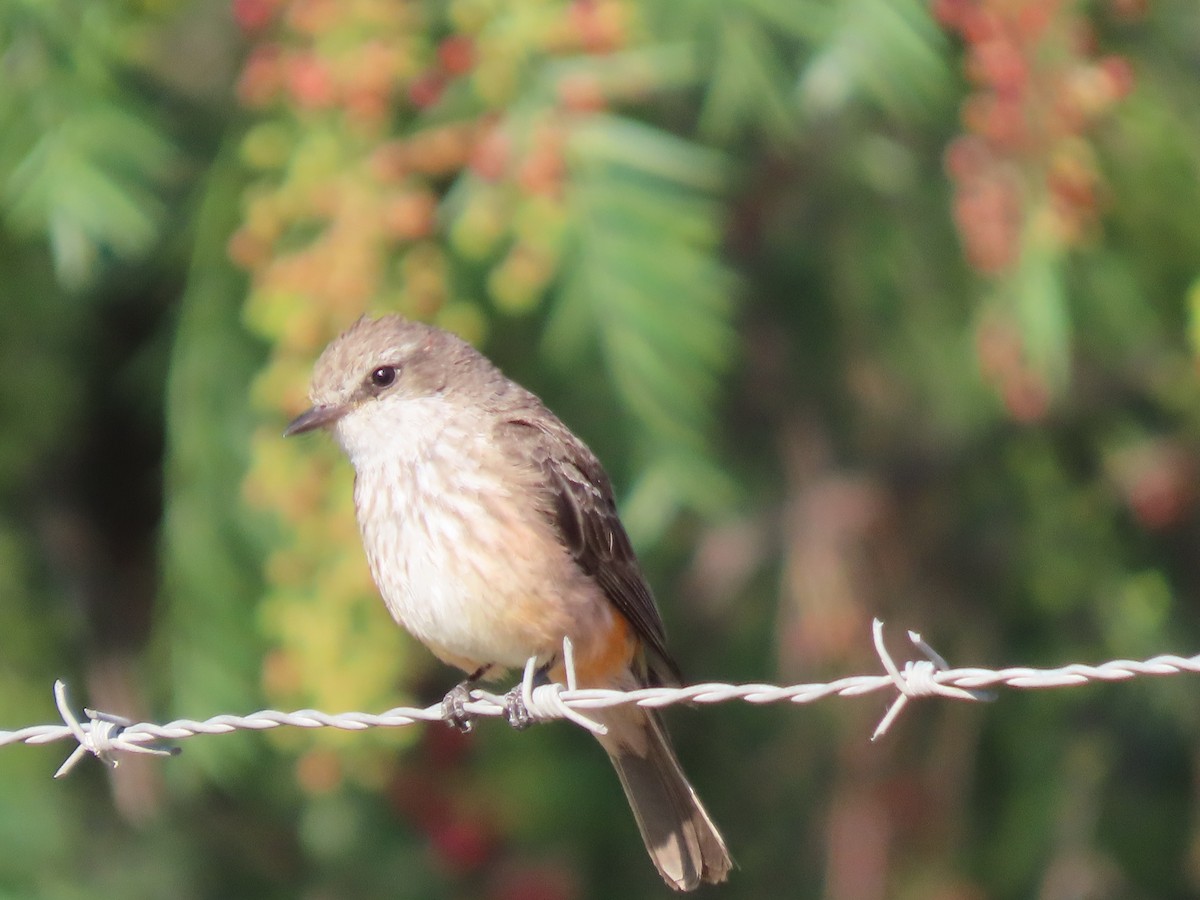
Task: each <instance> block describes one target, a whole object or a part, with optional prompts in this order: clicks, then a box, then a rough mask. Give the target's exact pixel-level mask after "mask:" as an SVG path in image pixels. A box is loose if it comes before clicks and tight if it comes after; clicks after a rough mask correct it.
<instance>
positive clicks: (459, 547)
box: [287, 316, 732, 890]
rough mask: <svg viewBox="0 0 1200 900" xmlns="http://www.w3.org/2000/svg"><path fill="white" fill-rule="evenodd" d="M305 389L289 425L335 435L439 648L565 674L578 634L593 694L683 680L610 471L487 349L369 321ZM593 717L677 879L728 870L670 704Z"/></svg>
mask: <svg viewBox="0 0 1200 900" xmlns="http://www.w3.org/2000/svg"><path fill="white" fill-rule="evenodd" d="M310 398H311V400H312V404H313V405H312V408H311V409H309V410H308V411H307V412H305V413H303V414H302V415H300V416H299V417H298V418H296V419H295V421H293V422H292V423H291V424H290V425H289V426H288V429H287V434H289V435H293V434H299V433H301V432H304V431H310V430H312V429H315V428H329V429H331V430H332V431H333V433H334V435H335V436H336V438H337V440H338V443H340V444H341V446H342V448H343V449H344V450H345V451H346V454H347V455H348V456H349V457H350V461H351V463H353V465H354V470H355V473H356V478H355V483H354V504H355V508H356V510H357V512H358V523H359V527H360V529H361V530H362V538H363V545H364V546H365V548H366V551H367V559H368V561H369V562H370V566H371V573H372V575H373V576H374V578H375V584H376V585H377V586H378V587H379V591H380V593H381V594H382V595H383V599H384V602H385V603H386V604H387V607H388V610H389V611H390V612H391V614H392V616H393V617H394V618H395V619H396V621H398V622H399V623H400V624H401V625H403V626H404V627H405V628H407V629H408V630H409V631H410V632H411V633H412V634H413V635H414V636H415V637H416V638H417V639H418V640H420V641H421V642H422V643H424V644H425V645H426V646H428V647H429V648H430V649H431V650H432V651H433V652H434V653H435V654H436V655H437V656H438V658H439V659H441V660H443V661H444V662H447V663H449V664H451V665H454V666H457V667H459V668H460V669H462V670H463V671H465V672H467V673H469V674H470V678H469V681H474V680H476V679H479V678H483V677H485V676H488V675H491V674H495V673H498V672H499V671H501V670H505V669H513V668H519V667H521V666H523V665H524V664H525V662H526V660H528V659H530V658H531V657H536V659H537V660H538V661H539V663H541V664H542V665H543V667H544V669H545V671H546V673H547V674H548V676H549V677H550V678H552V679H554V680H556V681H561V680H562V677H563V670H562V664H561V662H560V661H559V660H558V655H559V654H560V651H561V648H562V643H563V638H564V637H570V639H571V641H572V642H573V644H574V647H575V672H576V678H577V683H578V686H579V687H581V688H584V687H599V688H617V689H621V690H626V689H631V688H638V687H645V686H650V685H659V684H664V683H672V682H675V681H677V679H678V672H679V670H678V668H677V667H676V665H675V663H674V662H673V661H672V659H671V656H670V654H669V653H668V651H667V647H666V643H665V635H664V632H663V624H662V619H661V618H660V617H659V613H658V609H657V607H656V606H655V604H654V598H653V596H652V594H651V593H650V588H649V586H648V585H647V584H646V579H645V577H644V576H643V575H642V572H641V569H640V567H639V566H638V561H637V558H636V557H635V556H634V553H633V548H632V547H631V545H630V543H629V538H628V537H627V536H626V534H625V529H624V527H623V526H622V525H621V521H620V519H619V518H618V516H617V508H616V504H615V502H614V500H613V491H612V486H611V484H610V483H609V480H608V476H607V475H606V474H605V472H604V469H603V468H602V467H601V465H600V463H599V461H598V460H597V459H596V457H595V456H594V455H593V454H592V452H591V451H590V450H589V449H588V448H587V447H586V446H585V445H584V443H583V442H582V441H581V440H579V438H577V437H576V436H575V435H574V434H572V433H571V431H570V430H569V429H568V428H567V426H565V425H564V424H563V423H562V422H561V421H559V419H558V417H556V416H555V415H554V414H553V413H552V412H550V410H548V409H547V408H546V407H545V406H544V405H543V404H542V402H541V400H539V399H538V398H537V397H535V396H534V395H533V394H531V393H530V392H529V391H527V390H525V389H524V388H522V387H521V386H520V385H518V384H516V383H515V382H513V381H510V380H509V379H508V378H506V377H505V376H504V375H503V374H502V373H501V372H500V370H499V369H497V368H496V367H495V366H494V365H493V364H492V363H491V362H490V361H489V360H488V359H487V358H486V357H484V356H483V355H481V354H480V353H479V352H477V351H476V350H475V349H474V348H472V347H471V346H470V345H469V344H467V343H466V342H464V341H462V340H460V339H459V338H457V337H455V336H454V335H451V334H449V333H447V332H445V331H441V330H439V329H437V328H433V327H431V326H429V325H423V324H420V323H417V322H410V321H408V320H406V319H403V318H400V317H398V316H387V317H384V318H381V319H377V320H369V319H365V318H364V319H360V320H359V321H358V322H357V323H356V324H355V325H353V326H352V327H351V328H350V329H349V330H348V331H346V332H345V333H344V334H343V335H342V336H341V337H339V338H337V339H336V340H335V341H334V342H333V343H331V344H330V345H329V346H328V347H327V348H326V349H325V351H324V353H322V354H321V357H320V359H319V360H318V361H317V365H316V369H315V371H314V373H313V380H312V387H311V390H310ZM589 715H591V716H593V717H594V718H596V719H597V720H598V721H600V722H602V723H603V724H604V725H605V726H607V729H608V733H607V734H606V735H603V736H601V737H600V738H599V740H600V743H601V744H602V745H603V746H604V749H605V750H606V751H607V752H608V755H609V757H610V758H611V759H612V762H613V765H614V766H615V767H616V770H617V774H618V775H619V776H620V779H621V784H622V785H623V786H624V788H625V793H626V795H627V796H628V798H629V803H630V805H631V806H632V807H633V813H634V816H635V817H636V819H637V823H638V827H639V828H640V829H641V833H642V838H643V839H644V840H645V842H646V849H647V850H649V852H650V857H651V858H652V859H653V860H654V864H655V866H657V867H658V871H659V872H660V873H661V874H662V877H663V878H664V879H665V880H666V882H667V884H669V885H670V886H671V887H673V888H676V889H677V890H691V889H693V888H695V887H697V886H698V885H700V884H701V883H702V882H720V881H724V880H725V878H726V876H727V874H728V872H729V868H730V865H731V864H732V863H731V860H730V858H729V853H728V851H727V850H726V849H725V842H724V841H723V840H722V838H721V835H720V833H719V832H718V831H717V829H716V826H715V825H714V824H713V822H712V819H711V818H709V815H708V813H707V812H706V811H705V809H704V806H703V805H702V804H701V803H700V799H699V798H698V797H697V796H696V792H695V791H694V790H693V789H692V786H691V785H690V784H688V781H687V778H686V777H685V776H684V774H683V770H682V769H681V768H680V766H679V761H678V759H676V757H675V753H674V751H673V750H672V749H671V745H670V743H669V742H668V740H667V736H666V733H665V731H664V730H663V727H662V724H661V723H660V721H659V719H658V716H657V715H656V714H655V713H654V712H652V711H650V710H646V709H642V708H640V707H637V706H622V707H610V708H608V709H601V710H592V711H589Z"/></svg>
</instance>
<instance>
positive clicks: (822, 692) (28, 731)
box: [0, 620, 1200, 777]
mask: <svg viewBox="0 0 1200 900" xmlns="http://www.w3.org/2000/svg"><path fill="white" fill-rule="evenodd" d="M873 633H874V640H875V652H876V653H877V654H878V656H879V660H880V663H881V664H882V666H883V670H884V672H883V674H875V675H853V676H849V677H846V678H839V679H837V680H836V681H831V682H828V683H826V684H796V685H791V686H786V687H781V686H779V685H774V684H719V683H718V684H693V685H687V686H684V687H673V688H666V687H654V688H640V689H638V690H632V691H618V690H601V689H598V688H580V687H579V686H578V684H577V683H576V680H575V660H574V653H573V648H572V647H571V645H570V642H569V641H568V642H565V643H564V646H563V668H564V670H565V672H566V677H565V679H564V680H565V681H566V682H567V683H566V686H565V687H564V686H563V685H560V684H538V683H537V682H538V679H539V674H538V672H539V669H538V663H537V661H530V663H528V664H527V665H526V667H525V672H524V677H523V678H522V680H521V683H520V684H519V685H518V686H517V687H516V688H514V689H513V691H511V692H510V693H509V695H507V696H506V695H496V694H489V693H486V692H484V691H471V692H470V694H469V696H468V698H467V700H466V701H465V702H464V703H463V704H462V706H463V713H464V715H465V716H467V717H469V718H482V717H488V716H501V717H503V716H509V715H511V714H512V705H513V703H515V702H518V701H519V702H520V703H522V704H523V705H524V708H525V712H526V715H527V716H528V722H530V723H531V722H535V721H537V722H541V721H547V720H549V719H569V720H570V721H572V722H574V723H575V724H576V725H579V726H580V727H581V728H586V729H588V730H589V731H592V732H595V733H597V734H603V733H604V732H603V728H604V726H603V725H602V724H601V723H600V722H597V721H596V720H595V719H593V718H591V717H589V716H588V715H587V712H588V711H589V710H594V709H604V708H607V707H610V706H621V705H627V704H630V703H636V704H638V705H639V706H645V707H647V708H650V709H658V708H660V707H663V706H670V705H671V704H674V703H690V704H701V703H703V704H712V703H726V702H730V701H733V700H740V701H742V702H745V703H754V704H765V703H784V702H787V703H795V704H802V703H815V702H816V701H818V700H824V699H826V698H828V697H858V696H861V695H863V694H870V693H874V692H876V691H890V692H894V693H896V694H897V696H895V698H894V699H893V700H892V702H891V705H890V707H889V709H888V710H887V712H886V714H885V715H884V717H883V719H882V721H880V723H879V726H878V727H877V728H876V729H875V733H874V735H873V736H872V740H877V739H878V738H879V737H881V736H882V735H884V734H886V733H887V731H888V729H889V728H890V727H891V726H892V724H893V723H894V722H895V721H896V719H897V717H898V716H899V715H900V713H901V712H903V710H904V709H905V707H906V706H907V705H908V701H909V700H911V699H914V698H917V697H935V696H936V697H947V698H950V699H954V700H972V701H979V700H990V699H994V694H993V693H992V692H991V691H989V690H986V689H988V688H997V687H1009V688H1017V689H1022V690H1046V689H1050V688H1065V687H1074V686H1077V685H1083V684H1089V683H1092V682H1097V681H1098V682H1110V681H1127V680H1129V679H1131V678H1136V677H1143V676H1163V675H1179V674H1181V673H1185V672H1186V673H1193V674H1197V673H1200V656H1192V657H1182V656H1170V655H1163V656H1156V657H1154V658H1153V659H1148V660H1145V661H1141V662H1139V661H1136V660H1128V659H1118V660H1113V661H1112V662H1106V663H1103V664H1101V665H1098V666H1090V665H1082V664H1078V663H1076V664H1072V665H1067V666H1063V667H1061V668H1057V669H1033V668H1028V667H1012V668H1007V669H999V670H993V669H982V668H959V669H952V668H950V667H949V665H948V664H947V663H946V660H944V659H943V658H942V657H941V656H940V655H939V654H938V653H937V652H936V651H935V650H934V649H933V648H932V647H930V646H929V645H928V644H927V643H926V642H925V641H924V640H923V639H922V638H921V636H920V635H919V634H917V633H916V632H911V631H910V632H909V633H908V637H909V640H910V641H912V643H913V646H914V647H916V648H917V650H919V651H920V653H921V655H922V656H923V657H924V659H918V660H912V661H908V662H905V664H904V666H903V667H900V666H897V665H896V663H895V661H894V660H893V659H892V657H891V655H890V654H889V653H888V650H887V647H886V646H885V645H884V640H883V623H882V622H880V621H879V620H875V622H874V625H873ZM54 698H55V703H56V704H57V706H58V711H59V715H60V717H61V722H60V723H58V724H56V725H33V726H30V727H28V728H21V729H19V730H17V731H0V747H4V746H7V745H9V744H17V743H24V744H49V743H53V742H55V741H61V740H68V741H74V743H75V744H76V747H75V749H74V750H73V751H72V752H71V755H70V756H68V757H67V759H66V761H65V762H64V763H63V764H62V765H61V766H60V767H59V769H58V772H57V773H56V775H55V777H62V776H64V775H66V774H67V773H68V772H70V771H71V770H72V769H73V768H74V767H75V766H76V765H77V764H78V763H79V760H81V759H82V758H83V757H85V756H87V755H88V754H91V755H92V756H95V757H97V758H99V759H100V760H102V761H103V762H105V763H106V764H107V765H110V766H115V765H116V764H117V761H118V758H119V755H120V754H122V753H126V752H129V753H150V754H153V755H155V756H164V755H170V754H173V753H177V752H178V749H177V748H172V749H167V750H164V749H160V748H157V747H151V746H147V745H148V744H154V743H156V742H159V741H179V740H183V739H184V738H188V737H192V736H194V735H197V734H228V733H229V732H231V731H240V730H246V729H249V730H255V731H263V730H266V729H270V728H280V727H283V726H291V727H293V728H341V729H343V730H346V731H361V730H362V729H365V728H400V727H404V726H407V725H413V724H416V723H417V722H441V721H445V710H444V709H443V704H442V703H436V704H434V705H433V706H429V707H424V708H413V707H396V708H395V709H390V710H388V711H387V712H384V713H380V714H370V713H362V712H347V713H340V714H337V715H331V714H330V713H324V712H320V711H319V710H315V709H301V710H297V711H295V712H290V713H287V712H279V711H277V710H271V709H266V710H259V711H258V712H255V713H250V714H249V715H246V716H232V715H221V716H214V717H213V718H211V719H206V720H204V721H202V722H197V721H193V720H191V719H179V720H176V721H174V722H168V723H167V724H165V725H154V724H151V723H148V722H138V723H136V724H130V722H129V720H128V719H123V718H121V717H120V716H114V715H111V714H109V713H104V712H97V711H95V710H90V709H88V710H84V713H85V720H84V721H82V722H81V721H80V720H79V718H78V717H77V716H76V715H75V713H74V712H72V710H71V707H70V704H69V703H68V701H67V693H66V686H65V685H64V684H63V683H62V682H61V681H58V682H55V685H54ZM519 723H520V722H518V724H519Z"/></svg>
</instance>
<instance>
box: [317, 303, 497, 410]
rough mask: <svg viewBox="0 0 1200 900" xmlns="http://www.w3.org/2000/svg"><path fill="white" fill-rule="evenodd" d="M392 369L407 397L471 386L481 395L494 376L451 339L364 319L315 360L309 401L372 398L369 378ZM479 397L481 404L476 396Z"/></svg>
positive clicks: (420, 326) (420, 327)
mask: <svg viewBox="0 0 1200 900" xmlns="http://www.w3.org/2000/svg"><path fill="white" fill-rule="evenodd" d="M387 366H390V367H394V368H395V369H396V370H397V373H398V378H399V379H400V380H401V381H402V383H403V388H404V391H403V392H404V393H405V394H406V395H410V396H412V395H420V394H429V393H436V392H438V391H445V390H448V389H449V390H453V389H455V388H458V387H468V388H471V387H475V388H478V389H480V390H481V392H482V393H483V394H484V395H485V396H486V394H487V392H488V390H489V388H490V387H491V385H490V382H492V381H493V380H494V379H495V378H496V377H497V376H498V375H499V373H498V372H497V371H496V369H495V367H494V366H493V365H492V364H491V362H490V361H488V359H487V358H486V357H484V356H483V355H482V354H480V353H479V352H478V351H477V350H475V348H474V347H472V346H471V345H470V344H468V343H467V342H466V341H464V340H462V339H461V338H459V337H458V336H456V335H453V334H451V333H450V332H448V331H443V330H442V329H440V328H435V327H433V326H432V325H426V324H424V323H422V322H413V321H410V320H409V319H405V318H403V317H402V316H398V315H389V316H383V317H382V318H379V319H369V318H366V317H365V316H364V317H363V318H361V319H359V320H358V321H357V322H355V323H354V324H353V325H352V326H350V328H348V329H347V330H346V331H345V332H343V333H342V334H341V335H340V336H339V337H338V338H336V339H335V340H334V341H333V342H332V343H330V344H329V346H328V347H326V348H325V351H324V352H323V353H322V354H321V356H320V358H319V359H318V360H317V363H316V366H315V367H314V369H313V377H312V385H311V387H310V388H309V398H310V399H311V400H312V403H313V405H314V406H318V407H320V406H348V405H355V404H356V403H358V402H361V401H363V400H365V399H368V398H369V397H371V396H372V390H371V384H370V379H371V374H372V373H373V372H375V371H376V370H377V369H379V368H381V367H387ZM478 399H480V400H483V399H484V397H483V396H481V397H479V398H478Z"/></svg>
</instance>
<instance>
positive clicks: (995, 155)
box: [934, 0, 1133, 275]
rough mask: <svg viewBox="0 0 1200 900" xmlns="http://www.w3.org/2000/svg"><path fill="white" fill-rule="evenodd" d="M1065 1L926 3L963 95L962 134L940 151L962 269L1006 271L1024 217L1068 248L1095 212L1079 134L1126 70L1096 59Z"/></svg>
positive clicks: (1088, 159)
mask: <svg viewBox="0 0 1200 900" xmlns="http://www.w3.org/2000/svg"><path fill="white" fill-rule="evenodd" d="M1075 6H1076V4H1074V3H1069V2H1067V0H935V4H934V10H935V14H936V15H937V17H938V19H939V21H941V22H942V24H943V25H944V26H945V27H946V28H948V29H951V30H953V31H955V32H957V33H958V34H959V35H960V36H961V37H962V39H963V41H964V43H965V45H966V61H965V70H966V74H967V77H968V79H969V80H970V81H971V83H972V84H973V85H974V86H975V90H974V92H973V93H972V94H971V95H970V96H969V97H968V98H967V100H966V102H965V103H964V104H963V109H962V120H963V125H964V126H965V129H966V133H965V134H964V135H962V136H960V137H958V138H956V139H955V140H954V141H953V142H952V143H951V144H950V146H949V147H948V148H947V151H946V168H947V170H948V172H949V174H950V177H951V178H952V179H953V180H954V183H955V186H956V189H957V196H956V201H955V210H954V212H955V220H956V222H957V223H958V227H959V231H960V233H961V234H962V238H963V242H964V244H965V246H966V252H967V257H968V259H969V260H970V262H971V264H972V265H973V266H974V267H975V268H977V269H978V270H979V271H980V272H983V273H984V274H987V275H998V274H1002V273H1004V272H1005V271H1007V270H1009V269H1011V268H1012V267H1013V266H1014V265H1015V263H1016V262H1017V259H1018V257H1019V255H1020V252H1021V240H1022V232H1023V230H1024V228H1025V227H1026V226H1027V225H1028V224H1029V223H1030V220H1031V218H1032V216H1033V214H1034V213H1044V214H1045V215H1046V221H1045V222H1044V225H1045V227H1047V228H1049V229H1050V230H1051V233H1052V236H1053V237H1054V238H1056V239H1057V240H1058V241H1059V242H1061V244H1062V245H1064V246H1070V245H1073V244H1077V243H1078V242H1079V241H1080V240H1081V238H1082V237H1083V235H1084V233H1085V231H1086V229H1087V227H1088V225H1089V224H1090V223H1091V222H1092V221H1093V219H1094V217H1095V215H1096V212H1097V207H1098V199H1099V192H1100V179H1099V174H1098V173H1097V171H1096V167H1095V165H1094V162H1093V159H1092V154H1091V149H1090V146H1089V145H1088V143H1087V141H1086V135H1087V133H1088V131H1089V130H1090V129H1091V128H1092V127H1093V126H1094V124H1095V123H1096V122H1097V120H1098V119H1099V118H1100V117H1102V116H1103V115H1104V114H1105V113H1107V112H1108V111H1109V110H1110V109H1111V108H1112V106H1113V104H1114V103H1115V102H1116V101H1118V100H1120V99H1121V98H1122V97H1124V96H1125V95H1126V94H1128V93H1129V91H1130V90H1131V89H1132V86H1133V76H1132V71H1131V68H1130V66H1129V63H1128V62H1127V61H1125V60H1124V59H1123V58H1121V57H1118V56H1108V57H1102V58H1097V57H1096V55H1095V39H1094V35H1093V33H1092V30H1091V28H1090V27H1089V23H1088V22H1087V20H1085V19H1084V18H1083V17H1082V15H1081V14H1080V13H1079V12H1077V11H1076V10H1075Z"/></svg>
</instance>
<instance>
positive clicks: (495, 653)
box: [339, 398, 609, 667]
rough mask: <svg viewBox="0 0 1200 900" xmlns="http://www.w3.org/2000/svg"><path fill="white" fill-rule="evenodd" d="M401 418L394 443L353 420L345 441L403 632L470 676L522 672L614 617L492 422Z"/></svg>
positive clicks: (448, 415)
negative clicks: (506, 454)
mask: <svg viewBox="0 0 1200 900" xmlns="http://www.w3.org/2000/svg"><path fill="white" fill-rule="evenodd" d="M389 412H394V413H395V415H394V416H390V417H389V421H388V427H387V428H386V433H381V430H380V429H379V428H378V426H377V425H374V424H373V423H374V422H378V421H379V418H380V417H378V416H371V417H369V418H370V419H371V420H372V422H367V423H362V422H356V421H354V420H353V419H352V416H353V414H352V416H348V417H347V418H346V420H343V424H342V425H341V426H340V427H339V437H340V438H341V439H342V443H343V446H344V447H345V448H346V450H347V453H348V454H349V455H350V458H351V460H352V462H354V465H355V469H356V472H357V479H356V482H355V504H356V507H357V510H358V520H359V526H360V528H361V530H362V537H363V545H364V547H365V549H366V552H367V558H368V560H369V562H370V566H371V572H372V574H373V576H374V578H375V583H376V585H377V586H378V587H379V590H380V593H381V594H382V595H383V599H384V602H385V603H386V604H387V607H388V609H389V611H390V612H391V614H392V616H393V617H394V618H395V619H396V620H397V621H398V622H399V623H400V624H402V625H403V626H404V627H405V628H407V629H408V630H409V631H410V632H411V633H412V634H413V635H414V636H415V637H416V638H417V639H418V640H420V641H422V642H423V643H425V644H427V645H429V646H430V647H431V648H432V649H433V650H434V651H435V652H436V653H438V655H439V656H442V657H443V658H450V659H452V660H454V661H456V662H459V664H460V665H464V667H466V664H465V661H469V662H472V663H474V664H477V665H483V664H497V665H501V666H505V667H517V666H520V665H522V664H523V663H524V662H525V660H526V659H528V658H529V657H530V656H535V655H537V656H541V655H546V654H548V653H553V652H555V650H556V649H557V647H558V646H559V644H560V643H561V640H562V636H563V634H565V633H568V632H570V631H572V630H574V627H578V626H580V625H583V626H587V625H588V623H589V620H592V619H594V617H595V616H597V615H603V616H608V615H609V611H608V607H607V604H606V603H602V602H597V600H598V597H597V589H596V588H595V586H594V585H592V583H591V581H590V579H587V578H586V577H584V576H583V575H582V573H581V572H579V571H578V569H577V568H576V567H575V565H574V563H573V562H572V561H571V560H570V558H569V556H568V554H567V552H566V551H565V549H564V548H563V547H561V545H560V544H559V543H558V540H557V538H556V536H555V535H554V533H553V531H552V529H551V528H550V526H549V524H548V523H547V522H546V520H545V519H544V517H543V515H542V514H541V513H540V512H539V511H538V510H537V509H535V508H534V505H533V501H532V495H529V494H528V493H526V492H525V491H524V490H523V485H522V482H521V480H520V478H521V473H518V472H517V471H515V470H514V469H513V468H512V467H511V465H510V464H509V463H507V461H506V460H505V459H503V458H502V455H501V454H500V453H498V452H497V449H496V448H495V447H494V446H493V445H492V444H491V441H490V431H489V430H488V429H487V428H486V427H485V425H484V423H483V422H481V421H478V420H476V419H474V418H472V417H471V416H469V415H463V414H462V411H461V410H458V409H454V408H450V407H449V406H448V405H447V404H445V402H444V401H442V400H439V399H437V398H422V399H410V400H405V401H403V403H398V404H396V405H395V408H394V409H393V410H389Z"/></svg>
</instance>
